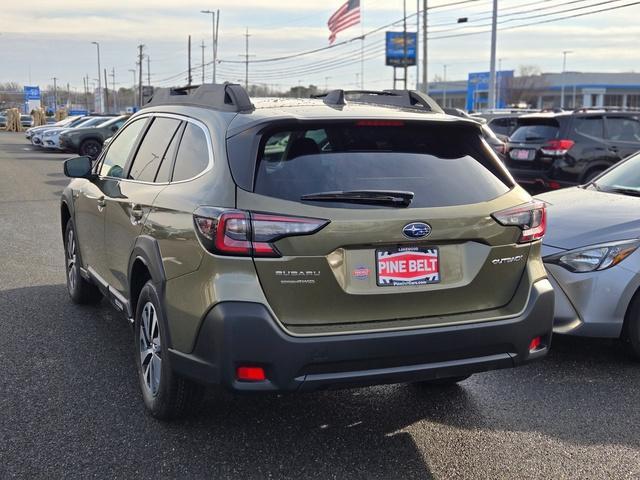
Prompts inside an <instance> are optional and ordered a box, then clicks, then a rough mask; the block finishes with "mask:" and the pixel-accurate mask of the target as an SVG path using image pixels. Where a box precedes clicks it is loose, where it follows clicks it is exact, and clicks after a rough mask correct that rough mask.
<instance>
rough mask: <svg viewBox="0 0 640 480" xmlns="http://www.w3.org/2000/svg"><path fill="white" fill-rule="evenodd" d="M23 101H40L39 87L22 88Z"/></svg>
mask: <svg viewBox="0 0 640 480" xmlns="http://www.w3.org/2000/svg"><path fill="white" fill-rule="evenodd" d="M24 100H25V102H28V101H29V100H40V87H26V86H25V87H24Z"/></svg>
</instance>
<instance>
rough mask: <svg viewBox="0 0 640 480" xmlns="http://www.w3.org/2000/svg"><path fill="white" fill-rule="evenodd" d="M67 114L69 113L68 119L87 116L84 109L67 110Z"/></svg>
mask: <svg viewBox="0 0 640 480" xmlns="http://www.w3.org/2000/svg"><path fill="white" fill-rule="evenodd" d="M68 113H69V116H70V117H71V116H74V117H75V116H76V115H82V116H84V115H88V114H89V112H88V111H87V110H85V109H76V110H69V112H68Z"/></svg>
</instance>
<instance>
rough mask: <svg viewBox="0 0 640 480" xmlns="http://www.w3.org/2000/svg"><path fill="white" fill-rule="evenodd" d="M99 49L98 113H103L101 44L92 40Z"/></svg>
mask: <svg viewBox="0 0 640 480" xmlns="http://www.w3.org/2000/svg"><path fill="white" fill-rule="evenodd" d="M91 43H92V44H94V45H95V46H96V48H97V50H98V105H97V108H98V113H102V82H101V81H100V73H101V70H100V44H99V43H98V42H91Z"/></svg>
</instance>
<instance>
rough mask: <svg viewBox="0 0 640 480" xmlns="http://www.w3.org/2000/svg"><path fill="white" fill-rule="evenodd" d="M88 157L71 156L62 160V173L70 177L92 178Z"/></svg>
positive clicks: (90, 163)
mask: <svg viewBox="0 0 640 480" xmlns="http://www.w3.org/2000/svg"><path fill="white" fill-rule="evenodd" d="M92 166H93V164H92V162H91V158H90V157H73V158H70V159H69V160H66V161H65V162H64V174H65V175H66V176H67V177H70V178H92V177H93V173H92V172H91V167H92Z"/></svg>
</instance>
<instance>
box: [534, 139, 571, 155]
mask: <svg viewBox="0 0 640 480" xmlns="http://www.w3.org/2000/svg"><path fill="white" fill-rule="evenodd" d="M575 143H576V142H574V141H573V140H549V141H548V142H547V143H546V144H544V145H543V146H542V147H541V148H540V151H541V152H542V154H543V155H551V156H552V157H559V156H562V155H565V154H566V153H567V152H568V151H569V150H571V148H572V147H573V146H574V145H575Z"/></svg>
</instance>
